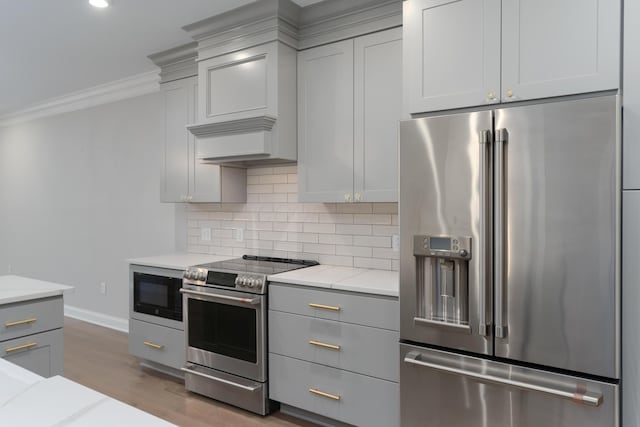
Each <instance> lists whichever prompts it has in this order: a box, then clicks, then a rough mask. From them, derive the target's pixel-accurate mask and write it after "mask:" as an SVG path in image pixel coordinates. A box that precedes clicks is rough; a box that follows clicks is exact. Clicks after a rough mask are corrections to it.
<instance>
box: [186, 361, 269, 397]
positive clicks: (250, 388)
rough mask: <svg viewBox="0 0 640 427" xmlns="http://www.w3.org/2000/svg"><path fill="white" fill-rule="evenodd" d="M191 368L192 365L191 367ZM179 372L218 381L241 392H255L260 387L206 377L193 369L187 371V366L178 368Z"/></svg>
mask: <svg viewBox="0 0 640 427" xmlns="http://www.w3.org/2000/svg"><path fill="white" fill-rule="evenodd" d="M191 366H193V365H191ZM180 370H181V371H184V372H186V373H189V374H193V375H197V376H199V377H203V378H206V379H208V380H213V381H218V382H221V383H224V384H227V385H231V386H234V387H238V388H241V389H243V390H247V391H256V390H257V389H259V388H260V385H254V386H247V385H242V384H238V383H234V382H233V381H229V380H225V379H223V378H218V377H214V376H211V375H207V374H203V373H202V372H198V371H194V370H193V369H189V366H186V367H184V368H180Z"/></svg>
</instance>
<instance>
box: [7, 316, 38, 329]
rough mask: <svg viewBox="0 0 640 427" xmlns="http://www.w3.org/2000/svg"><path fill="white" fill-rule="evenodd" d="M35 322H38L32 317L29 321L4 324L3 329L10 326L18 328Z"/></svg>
mask: <svg viewBox="0 0 640 427" xmlns="http://www.w3.org/2000/svg"><path fill="white" fill-rule="evenodd" d="M36 320H38V318H37V317H32V318H30V319H24V320H17V321H15V322H7V323H5V324H4V326H5V328H8V327H10V326H18V325H24V324H25V323H33V322H35V321H36Z"/></svg>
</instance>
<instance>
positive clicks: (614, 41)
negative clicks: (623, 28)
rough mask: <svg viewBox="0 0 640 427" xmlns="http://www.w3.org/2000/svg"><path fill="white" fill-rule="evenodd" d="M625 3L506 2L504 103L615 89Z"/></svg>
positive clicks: (586, 0) (576, 0) (570, 0)
mask: <svg viewBox="0 0 640 427" xmlns="http://www.w3.org/2000/svg"><path fill="white" fill-rule="evenodd" d="M619 72H620V0H505V1H503V2H502V94H501V98H502V101H515V100H522V99H534V98H546V97H550V96H559V95H568V94H573V93H583V92H594V91H600V90H607V89H616V88H618V86H619Z"/></svg>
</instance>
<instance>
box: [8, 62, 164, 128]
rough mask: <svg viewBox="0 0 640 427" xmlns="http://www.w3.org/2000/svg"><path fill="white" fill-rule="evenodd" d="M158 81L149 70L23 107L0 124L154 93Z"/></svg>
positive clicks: (155, 74)
mask: <svg viewBox="0 0 640 427" xmlns="http://www.w3.org/2000/svg"><path fill="white" fill-rule="evenodd" d="M159 81H160V77H159V76H158V71H150V72H146V73H142V74H137V75H135V76H131V77H126V78H124V79H120V80H116V81H113V82H109V83H105V84H101V85H98V86H94V87H91V88H88V89H84V90H80V91H77V92H72V93H69V94H67V95H63V96H60V97H57V98H52V99H48V100H46V101H43V102H40V103H38V104H36V105H33V106H31V107H28V108H25V109H23V110H20V111H16V112H14V113H10V114H7V115H5V116H0V127H3V126H10V125H14V124H17V123H22V122H27V121H30V120H35V119H39V118H42V117H47V116H53V115H55V114H60V113H68V112H70V111H77V110H82V109H85V108H90V107H95V106H98V105H102V104H108V103H110V102H114V101H120V100H123V99H127V98H134V97H136V96H140V95H146V94H148V93H153V92H157V91H158V90H159V89H160V83H159Z"/></svg>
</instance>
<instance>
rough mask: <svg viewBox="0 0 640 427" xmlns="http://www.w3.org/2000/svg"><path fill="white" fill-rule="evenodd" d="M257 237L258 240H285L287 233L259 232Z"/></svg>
mask: <svg viewBox="0 0 640 427" xmlns="http://www.w3.org/2000/svg"><path fill="white" fill-rule="evenodd" d="M258 236H259V237H260V240H280V241H286V240H287V233H286V232H285V231H261V232H260V233H259V234H258Z"/></svg>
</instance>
